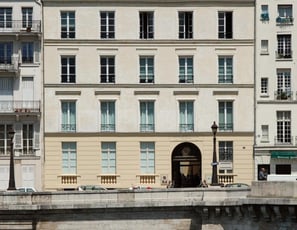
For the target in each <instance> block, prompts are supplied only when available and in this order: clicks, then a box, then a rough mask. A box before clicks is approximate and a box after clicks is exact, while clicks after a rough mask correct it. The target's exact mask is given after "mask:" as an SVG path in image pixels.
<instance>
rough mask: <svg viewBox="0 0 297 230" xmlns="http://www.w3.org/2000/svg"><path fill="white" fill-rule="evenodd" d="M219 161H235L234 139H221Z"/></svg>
mask: <svg viewBox="0 0 297 230" xmlns="http://www.w3.org/2000/svg"><path fill="white" fill-rule="evenodd" d="M219 161H233V142H232V141H219Z"/></svg>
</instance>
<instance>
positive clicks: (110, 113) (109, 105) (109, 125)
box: [101, 101, 115, 132]
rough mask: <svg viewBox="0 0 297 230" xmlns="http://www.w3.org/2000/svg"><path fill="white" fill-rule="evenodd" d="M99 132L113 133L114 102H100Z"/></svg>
mask: <svg viewBox="0 0 297 230" xmlns="http://www.w3.org/2000/svg"><path fill="white" fill-rule="evenodd" d="M101 131H103V132H114V131H115V102H114V101H101Z"/></svg>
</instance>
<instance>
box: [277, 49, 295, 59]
mask: <svg viewBox="0 0 297 230" xmlns="http://www.w3.org/2000/svg"><path fill="white" fill-rule="evenodd" d="M292 55H293V51H292V50H277V51H275V57H276V59H292Z"/></svg>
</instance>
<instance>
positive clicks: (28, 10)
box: [22, 7, 33, 28]
mask: <svg viewBox="0 0 297 230" xmlns="http://www.w3.org/2000/svg"><path fill="white" fill-rule="evenodd" d="M32 13H33V8H32V7H23V8H22V27H23V28H28V27H32Z"/></svg>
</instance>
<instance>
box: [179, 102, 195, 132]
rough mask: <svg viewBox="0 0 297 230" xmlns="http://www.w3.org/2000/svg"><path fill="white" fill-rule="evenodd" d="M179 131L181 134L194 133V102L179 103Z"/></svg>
mask: <svg viewBox="0 0 297 230" xmlns="http://www.w3.org/2000/svg"><path fill="white" fill-rule="evenodd" d="M179 130H180V131H181V132H193V131H194V102H193V101H180V102H179Z"/></svg>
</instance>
